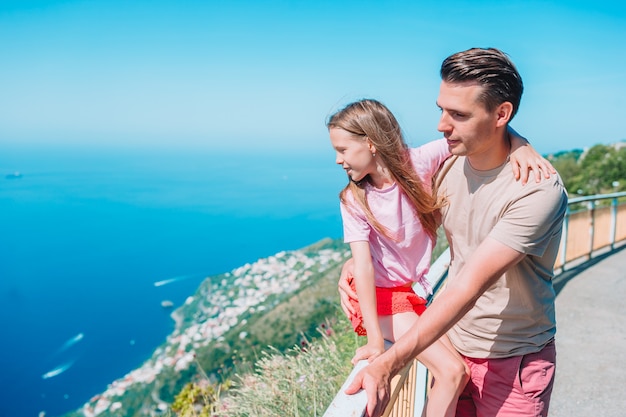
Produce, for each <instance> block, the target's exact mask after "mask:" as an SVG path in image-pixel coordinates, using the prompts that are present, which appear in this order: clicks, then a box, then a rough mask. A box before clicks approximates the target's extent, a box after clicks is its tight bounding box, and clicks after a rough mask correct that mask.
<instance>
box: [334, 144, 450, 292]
mask: <svg viewBox="0 0 626 417" xmlns="http://www.w3.org/2000/svg"><path fill="white" fill-rule="evenodd" d="M410 154H411V161H412V162H413V167H414V169H415V172H416V173H417V175H418V177H419V178H420V180H421V181H422V184H423V186H424V188H425V190H426V191H427V192H430V191H431V186H432V178H433V176H434V175H435V173H436V172H437V170H438V169H439V166H440V165H441V163H442V162H443V161H444V160H445V159H446V158H448V157H449V156H450V152H449V150H448V144H447V143H446V141H445V139H440V140H436V141H433V142H429V143H427V144H425V145H423V146H420V147H418V148H413V149H410ZM365 195H366V198H367V202H368V204H369V207H370V209H371V210H372V213H373V214H374V217H375V218H376V220H378V222H380V224H382V225H383V226H384V227H385V228H387V230H389V231H390V232H391V235H392V236H394V237H395V240H394V239H389V238H388V237H386V236H385V235H383V234H381V233H379V232H378V231H377V230H376V229H375V228H374V227H373V226H372V225H370V224H369V222H368V221H367V218H366V216H365V212H364V211H363V209H362V208H361V207H360V206H359V205H358V203H357V202H356V201H355V200H354V197H353V195H352V193H351V192H349V191H348V193H346V201H347V204H343V203H342V204H341V216H342V219H343V234H344V242H346V243H350V242H359V241H366V242H369V244H370V252H371V254H372V262H373V264H374V279H375V283H376V286H377V287H398V286H401V285H404V284H407V283H410V282H419V283H420V284H421V286H422V288H424V291H425V292H426V293H427V294H430V293H431V292H432V289H431V288H430V285H429V284H428V282H427V281H426V280H425V279H424V275H425V274H426V273H427V272H428V269H429V268H430V258H431V255H432V250H433V246H434V244H435V242H434V240H433V239H432V238H431V237H430V236H429V235H428V233H427V232H426V231H425V230H424V229H423V227H422V224H421V223H420V221H419V219H418V218H417V216H416V214H415V210H414V209H413V206H412V205H411V203H410V201H409V199H408V197H407V196H406V195H405V194H404V193H403V192H402V191H401V190H400V188H399V187H398V185H397V184H395V183H394V184H393V185H392V186H390V187H387V188H385V189H382V190H379V189H376V188H374V187H373V186H371V185H370V184H367V185H366V186H365Z"/></svg>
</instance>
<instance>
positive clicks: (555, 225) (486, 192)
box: [439, 157, 567, 358]
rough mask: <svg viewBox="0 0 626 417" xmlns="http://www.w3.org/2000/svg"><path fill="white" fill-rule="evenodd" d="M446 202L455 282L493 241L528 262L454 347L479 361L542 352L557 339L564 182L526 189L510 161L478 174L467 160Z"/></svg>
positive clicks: (502, 282) (456, 334)
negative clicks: (488, 240) (556, 284)
mask: <svg viewBox="0 0 626 417" xmlns="http://www.w3.org/2000/svg"><path fill="white" fill-rule="evenodd" d="M448 163H450V161H448ZM439 195H440V196H442V195H443V196H446V198H447V199H448V205H446V206H445V207H444V208H443V209H442V215H443V218H442V220H443V226H444V229H445V231H446V235H447V237H448V241H449V242H450V247H451V256H452V260H451V265H450V270H449V278H448V279H450V280H454V277H455V275H456V274H457V272H458V271H459V270H460V269H461V268H462V267H463V265H464V263H465V262H466V260H467V259H469V258H470V257H471V256H472V254H473V253H474V251H475V250H476V248H477V247H478V246H479V245H480V243H481V242H482V241H483V240H484V239H485V238H486V237H488V236H489V237H491V238H493V239H496V240H498V241H499V242H501V243H503V244H505V245H507V246H509V247H510V248H512V249H514V250H516V251H518V252H522V253H525V254H526V255H527V256H525V257H524V258H523V259H522V261H521V262H519V263H518V264H517V265H515V266H514V267H512V268H511V269H509V270H508V271H507V272H506V273H505V274H504V275H503V276H502V277H500V279H499V280H498V281H497V282H496V283H495V284H494V285H493V286H492V287H491V288H489V289H488V290H487V291H486V292H485V293H484V294H483V295H482V296H481V297H480V298H479V299H478V300H477V302H476V305H475V306H474V307H473V308H472V309H471V310H470V311H469V312H468V313H467V314H466V315H465V316H464V317H463V318H462V319H461V320H460V321H459V322H458V323H457V324H456V325H455V326H454V327H453V328H452V329H451V330H450V331H449V332H448V336H449V337H450V340H451V341H452V343H453V344H454V346H455V347H456V348H457V349H458V351H459V352H461V353H462V354H463V355H465V356H468V357H472V358H505V357H511V356H518V355H524V354H527V353H532V352H537V351H539V350H541V349H542V348H543V347H544V346H545V345H546V344H547V343H549V342H550V341H551V340H553V339H554V335H555V332H556V321H555V311H554V300H555V292H554V288H553V286H552V277H553V274H554V273H553V268H554V261H555V259H556V256H557V253H558V249H559V242H560V237H561V228H562V223H563V216H564V213H565V209H566V207H567V195H566V193H565V190H564V188H563V185H562V182H561V179H560V177H559V176H558V175H554V176H551V177H550V179H548V180H542V181H541V182H540V183H536V182H535V181H534V180H533V179H531V180H530V181H529V182H528V183H527V184H526V185H522V184H521V182H519V181H516V180H515V178H514V177H513V171H512V169H511V167H510V164H509V163H508V162H507V163H505V164H504V165H503V166H501V167H499V168H496V169H493V170H489V171H477V170H475V169H473V168H472V167H471V165H470V164H469V162H468V161H467V160H466V158H465V157H459V158H458V159H457V160H456V162H454V163H453V164H452V167H451V168H450V170H449V172H448V173H447V174H446V175H445V177H444V178H443V180H442V182H441V186H440V188H439ZM493 256H498V254H497V253H494V254H493Z"/></svg>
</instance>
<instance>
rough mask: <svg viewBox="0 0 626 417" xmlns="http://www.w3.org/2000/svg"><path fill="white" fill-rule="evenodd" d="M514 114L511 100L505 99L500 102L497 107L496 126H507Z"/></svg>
mask: <svg viewBox="0 0 626 417" xmlns="http://www.w3.org/2000/svg"><path fill="white" fill-rule="evenodd" d="M512 115H513V104H511V102H509V101H505V102H504V103H502V104H500V105H499V106H498V108H497V109H496V117H497V119H496V126H497V127H502V126H506V125H507V123H509V120H511V116H512Z"/></svg>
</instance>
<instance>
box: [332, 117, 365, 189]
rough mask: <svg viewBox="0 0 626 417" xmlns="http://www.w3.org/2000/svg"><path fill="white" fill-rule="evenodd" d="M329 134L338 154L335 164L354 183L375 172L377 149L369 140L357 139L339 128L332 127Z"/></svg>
mask: <svg viewBox="0 0 626 417" xmlns="http://www.w3.org/2000/svg"><path fill="white" fill-rule="evenodd" d="M329 133H330V143H331V144H332V145H333V148H334V149H335V153H336V160H335V162H336V163H337V164H338V165H341V166H342V167H343V169H345V170H346V172H347V173H348V176H349V177H350V178H351V179H352V181H355V182H358V181H361V180H362V179H363V178H365V176H366V175H368V174H370V173H371V172H373V171H375V169H376V163H375V162H374V157H373V156H372V153H373V152H375V149H374V147H373V146H372V145H371V143H370V142H369V140H367V139H361V138H358V137H355V136H354V135H353V134H352V133H350V132H348V131H346V130H343V129H341V128H338V127H331V128H330V130H329Z"/></svg>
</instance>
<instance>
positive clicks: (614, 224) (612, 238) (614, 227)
mask: <svg viewBox="0 0 626 417" xmlns="http://www.w3.org/2000/svg"><path fill="white" fill-rule="evenodd" d="M610 233H611V236H610V242H611V250H613V249H615V237H616V236H617V197H615V198H613V199H612V200H611V231H610Z"/></svg>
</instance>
